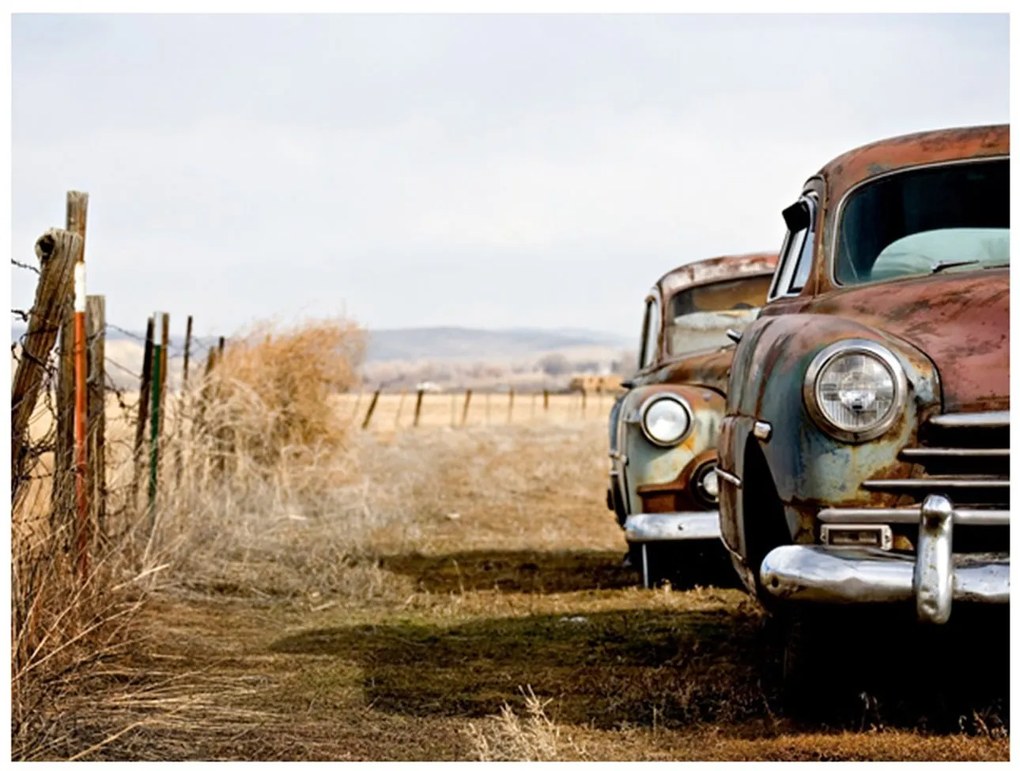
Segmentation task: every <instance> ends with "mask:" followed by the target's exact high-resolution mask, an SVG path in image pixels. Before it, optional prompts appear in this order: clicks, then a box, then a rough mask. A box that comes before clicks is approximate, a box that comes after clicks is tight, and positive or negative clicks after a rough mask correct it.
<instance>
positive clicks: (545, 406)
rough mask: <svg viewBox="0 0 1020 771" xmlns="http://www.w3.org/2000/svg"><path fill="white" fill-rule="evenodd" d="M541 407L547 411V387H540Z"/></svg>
mask: <svg viewBox="0 0 1020 771" xmlns="http://www.w3.org/2000/svg"><path fill="white" fill-rule="evenodd" d="M542 409H543V410H545V411H546V412H548V411H549V389H548V388H543V389H542Z"/></svg>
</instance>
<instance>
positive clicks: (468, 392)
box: [460, 388, 471, 426]
mask: <svg viewBox="0 0 1020 771" xmlns="http://www.w3.org/2000/svg"><path fill="white" fill-rule="evenodd" d="M470 405H471V389H470V388H469V389H467V390H466V391H465V392H464V412H462V413H461V416H460V424H461V425H462V426H465V425H467V416H468V407H469V406H470Z"/></svg>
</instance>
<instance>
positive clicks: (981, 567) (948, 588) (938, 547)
mask: <svg viewBox="0 0 1020 771" xmlns="http://www.w3.org/2000/svg"><path fill="white" fill-rule="evenodd" d="M953 515H954V511H953V506H952V504H951V503H950V501H949V500H948V499H947V498H945V497H943V496H941V495H930V496H928V498H926V499H925V501H924V503H923V504H922V505H921V510H920V513H919V519H920V522H919V535H918V542H917V552H916V554H915V555H908V554H893V553H890V552H887V551H882V550H881V549H874V548H850V547H844V548H833V547H827V546H780V547H778V548H776V549H773V550H772V551H770V552H769V553H768V554H767V555H765V559H764V560H762V564H761V583H762V586H763V587H764V588H765V589H766V590H767V591H768V592H769V593H770V594H772V595H774V596H776V597H780V598H783V599H789V600H805V601H814V602H844V603H867V602H901V601H909V600H911V599H913V600H914V601H915V603H916V606H917V617H918V619H919V620H920V621H926V622H930V623H934V624H944V623H945V622H946V621H948V620H949V614H950V611H951V610H952V604H953V601H954V600H963V601H968V602H981V603H1008V602H1009V553H1008V552H1002V553H994V554H953Z"/></svg>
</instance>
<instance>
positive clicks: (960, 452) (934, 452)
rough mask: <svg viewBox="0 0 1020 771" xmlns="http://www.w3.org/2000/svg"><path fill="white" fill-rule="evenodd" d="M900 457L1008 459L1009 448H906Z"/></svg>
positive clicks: (901, 451) (906, 458) (907, 458)
mask: <svg viewBox="0 0 1020 771" xmlns="http://www.w3.org/2000/svg"><path fill="white" fill-rule="evenodd" d="M900 457H901V458H903V459H905V460H909V459H911V458H1008V457H1009V448H1008V447H1001V448H1000V447H996V448H987V447H980V448H978V447H904V448H903V449H902V450H900Z"/></svg>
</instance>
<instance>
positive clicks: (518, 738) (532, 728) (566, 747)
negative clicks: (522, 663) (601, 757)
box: [465, 685, 586, 762]
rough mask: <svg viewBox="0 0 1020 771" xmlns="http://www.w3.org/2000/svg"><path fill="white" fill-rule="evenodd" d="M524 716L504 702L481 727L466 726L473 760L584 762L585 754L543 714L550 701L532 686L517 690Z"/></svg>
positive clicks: (475, 725)
mask: <svg viewBox="0 0 1020 771" xmlns="http://www.w3.org/2000/svg"><path fill="white" fill-rule="evenodd" d="M520 691H521V694H522V696H523V697H524V717H523V718H521V717H520V716H518V714H517V713H516V712H515V711H514V709H513V707H511V706H510V705H509V704H507V703H505V702H504V703H503V706H502V707H501V708H500V710H499V714H498V715H493V716H491V717H489V718H487V719H486V721H485V722H484V723H482V724H475V723H468V725H467V728H466V729H465V733H466V734H467V737H468V739H469V741H470V743H471V747H472V750H473V756H474V757H473V758H472V759H473V760H481V761H487V762H491V761H497V760H510V761H530V762H535V761H549V760H584V759H586V757H585V753H584V751H583V750H582V749H580V748H579V747H577V745H576V744H574V742H573V741H571V740H570V739H567V738H565V737H563V736H562V735H561V729H560V727H559V726H558V725H556V723H554V722H553V721H552V720H551V719H550V718H549V716H548V715H546V712H545V710H546V707H548V706H549V705H550V704H551V703H552V699H541V698H539V697H538V696H536V695H535V692H534V691H533V690H532V688H531V686H530V685H529V686H527V687H526V688H521V689H520Z"/></svg>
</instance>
